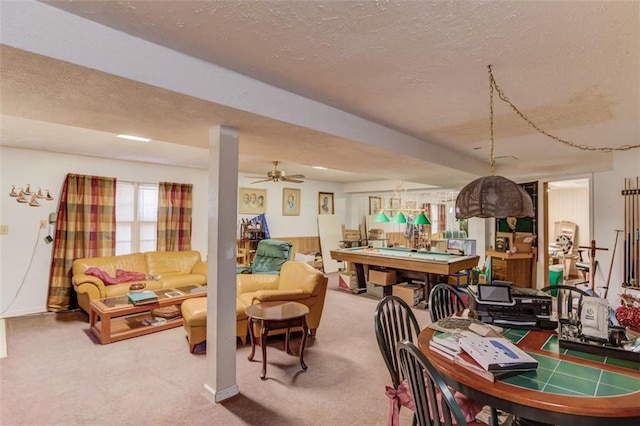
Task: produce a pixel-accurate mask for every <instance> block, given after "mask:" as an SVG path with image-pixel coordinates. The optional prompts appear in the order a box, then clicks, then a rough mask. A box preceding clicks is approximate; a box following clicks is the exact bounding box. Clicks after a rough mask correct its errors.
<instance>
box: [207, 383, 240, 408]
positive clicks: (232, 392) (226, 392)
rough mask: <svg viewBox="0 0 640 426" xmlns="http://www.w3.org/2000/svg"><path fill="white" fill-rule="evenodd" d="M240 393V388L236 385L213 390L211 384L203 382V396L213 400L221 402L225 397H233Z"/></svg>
mask: <svg viewBox="0 0 640 426" xmlns="http://www.w3.org/2000/svg"><path fill="white" fill-rule="evenodd" d="M239 393H240V389H238V385H233V386H229V387H228V388H225V389H221V390H218V391H216V390H214V389H213V388H212V387H211V386H209V385H208V384H206V383H205V385H204V396H205V397H206V398H207V399H208V400H209V401H213V402H216V403H218V402H222V401H224V400H225V399H229V398H231V397H234V396H236V395H238V394H239Z"/></svg>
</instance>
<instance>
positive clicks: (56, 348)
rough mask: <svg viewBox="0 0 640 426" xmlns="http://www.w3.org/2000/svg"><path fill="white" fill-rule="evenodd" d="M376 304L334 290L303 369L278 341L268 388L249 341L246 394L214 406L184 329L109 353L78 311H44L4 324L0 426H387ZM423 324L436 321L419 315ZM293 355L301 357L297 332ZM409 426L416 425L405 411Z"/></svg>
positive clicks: (242, 361)
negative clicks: (205, 392) (375, 326)
mask: <svg viewBox="0 0 640 426" xmlns="http://www.w3.org/2000/svg"><path fill="white" fill-rule="evenodd" d="M377 303H378V299H375V298H373V297H371V296H367V295H353V294H350V293H347V292H343V291H341V290H339V289H338V287H337V274H329V289H328V291H327V297H326V302H325V307H324V312H323V316H322V320H321V323H320V327H319V328H318V332H317V336H316V338H315V339H308V340H307V348H306V350H305V362H306V364H307V365H308V366H309V369H308V370H307V371H303V370H302V369H301V368H300V364H299V363H298V359H297V358H296V357H293V356H291V355H287V354H286V352H285V351H284V339H283V338H281V337H278V336H274V337H272V338H269V347H268V365H267V380H265V381H262V380H260V378H259V377H258V376H259V374H260V370H261V355H260V354H259V353H258V355H257V357H256V359H257V362H250V361H248V360H247V356H248V355H249V352H250V345H247V346H242V345H241V344H240V343H238V347H237V358H236V371H237V373H236V374H237V383H238V386H239V389H240V395H238V396H236V397H234V398H231V399H229V400H226V401H224V402H222V403H218V404H216V403H213V402H211V401H209V400H208V399H206V398H205V397H204V395H203V390H204V378H205V374H206V355H204V354H191V353H189V348H188V344H187V341H186V338H185V332H184V329H183V328H182V327H179V328H174V329H170V330H166V331H162V332H158V333H153V334H149V335H146V336H141V337H137V338H133V339H128V340H124V341H121V342H116V343H112V344H109V345H100V344H99V343H97V341H96V340H95V339H94V338H93V337H92V336H91V335H90V334H89V331H88V324H87V322H86V317H82V316H81V315H80V314H79V313H69V314H53V313H46V314H38V315H32V316H25V317H16V318H10V319H7V321H6V338H7V354H8V356H7V357H6V358H3V359H0V374H1V377H0V392H1V393H0V401H1V402H0V424H2V425H4V426H12V425H115V424H117V425H169V424H171V425H211V424H214V425H385V424H386V423H387V415H388V409H389V403H388V399H387V398H386V396H385V393H384V391H385V385H388V384H389V383H390V377H389V373H388V371H387V369H386V366H385V365H384V362H383V360H382V356H381V355H380V352H379V350H378V346H377V343H376V339H375V335H374V331H373V313H374V310H375V307H376V305H377ZM414 312H415V314H416V317H417V319H418V322H419V323H420V325H421V327H424V326H426V325H427V324H428V313H427V311H425V310H422V309H417V308H416V309H414ZM292 337H293V341H292V347H293V350H294V352H295V351H297V349H298V345H299V342H300V335H299V333H297V334H294V335H293V336H292ZM400 421H401V424H411V415H410V412H409V411H408V410H402V411H401V417H400Z"/></svg>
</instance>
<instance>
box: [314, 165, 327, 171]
mask: <svg viewBox="0 0 640 426" xmlns="http://www.w3.org/2000/svg"><path fill="white" fill-rule="evenodd" d="M313 168H314V169H318V170H327V168H326V167H322V166H313Z"/></svg>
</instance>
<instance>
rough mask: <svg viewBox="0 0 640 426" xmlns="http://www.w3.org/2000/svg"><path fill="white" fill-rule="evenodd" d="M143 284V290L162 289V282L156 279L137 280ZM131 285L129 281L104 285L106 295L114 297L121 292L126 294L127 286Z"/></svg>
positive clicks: (120, 294)
mask: <svg viewBox="0 0 640 426" xmlns="http://www.w3.org/2000/svg"><path fill="white" fill-rule="evenodd" d="M139 282H142V283H144V284H145V288H144V289H145V290H151V291H155V290H162V284H161V283H160V282H158V281H151V280H145V281H139ZM130 286H131V283H120V284H113V285H108V286H106V287H105V290H104V291H105V292H106V293H107V297H116V296H122V295H123V294H127V293H129V287H130Z"/></svg>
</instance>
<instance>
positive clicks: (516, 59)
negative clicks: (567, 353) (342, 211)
mask: <svg viewBox="0 0 640 426" xmlns="http://www.w3.org/2000/svg"><path fill="white" fill-rule="evenodd" d="M45 3H47V4H49V5H51V6H54V7H56V8H59V9H62V10H66V11H68V12H70V13H73V14H75V15H78V16H81V17H83V18H86V19H89V20H92V21H95V22H97V23H100V24H102V25H105V26H108V27H111V28H114V29H117V30H119V31H122V32H125V33H128V34H131V35H133V36H135V37H139V38H142V39H145V40H148V41H151V42H153V43H156V44H159V45H163V46H167V47H169V48H171V49H174V50H176V51H179V52H184V53H186V54H188V55H191V56H194V57H197V58H200V59H202V60H204V61H208V62H212V63H215V64H218V65H220V66H223V67H225V68H228V69H231V70H235V71H237V72H239V73H241V74H244V75H247V76H250V77H252V78H255V79H257V80H260V81H264V82H267V83H269V84H272V85H274V86H277V87H280V88H284V89H286V90H288V91H290V92H293V93H298V94H300V95H302V96H305V97H308V98H310V99H314V100H317V101H320V102H322V103H325V104H328V105H331V106H333V107H336V108H339V109H341V110H343V111H346V112H349V113H352V114H355V115H357V116H359V117H363V118H365V119H367V120H370V121H373V122H376V123H380V124H382V125H385V126H387V127H389V128H391V129H395V130H398V131H401V132H403V133H405V134H407V135H411V136H414V137H416V138H418V139H420V140H423V141H425V142H429V143H432V144H436V145H440V146H442V147H445V148H447V149H450V150H451V155H450V156H451V158H454V157H455V158H456V159H459V157H461V158H468V159H469V161H475V160H483V161H486V160H487V158H488V156H489V153H488V148H489V143H488V134H489V122H488V108H489V107H488V103H489V86H488V75H487V68H486V66H487V64H492V66H493V69H494V74H495V77H496V80H497V81H498V84H499V85H500V86H501V87H502V89H503V90H504V92H505V94H506V95H507V96H508V97H509V98H510V99H511V100H512V101H513V102H514V103H515V104H516V105H518V106H519V108H521V109H522V111H524V112H525V113H526V115H527V116H528V117H529V118H531V119H532V120H533V121H534V122H535V123H537V124H538V125H539V126H540V127H542V128H543V129H545V130H547V131H549V132H551V133H553V134H555V135H557V136H559V137H561V138H564V139H568V140H571V141H574V142H576V143H577V144H582V145H587V146H596V147H603V146H613V147H619V146H623V145H632V144H638V143H639V142H640V29H639V28H640V20H639V19H640V18H639V17H640V12H639V10H640V4H639V3H638V2H579V3H576V2H515V1H514V2H502V1H501V2H491V1H482V2H479V1H464V2H444V1H437V2H427V1H416V2H406V1H340V2H336V1H329V2H319V1H264V2H247V1H224V2H215V1H208V2H190V1H160V2H150V1H126V2H124V1H108V2H106V1H54V2H45ZM43 25H44V23H43ZM0 53H1V55H2V61H1V63H0V66H1V68H0V70H1V72H2V114H3V120H2V128H1V130H2V138H1V140H0V142H1V143H2V144H4V145H10V146H25V147H29V146H33V147H36V148H39V149H44V147H43V146H38V144H39V145H44V146H46V147H48V148H47V149H51V150H59V151H68V152H73V151H74V150H76V151H77V150H80V151H83V152H81V153H84V154H88V155H98V156H114V153H113V151H114V150H113V149H107V150H105V147H109V148H112V147H113V142H106V141H107V139H108V138H109V137H110V135H111V134H113V133H132V134H144V135H145V136H148V137H151V138H153V139H154V140H155V141H160V142H157V143H158V149H157V150H155V149H154V150H153V153H154V155H153V156H152V157H149V158H145V156H146V155H147V154H146V153H145V152H151V151H152V150H148V149H146V150H145V151H142V150H140V149H138V148H133V149H130V148H128V146H130V145H126V144H122V147H121V149H119V150H118V152H119V153H120V154H119V155H121V156H129V158H133V159H137V160H140V161H154V162H159V163H165V164H177V163H180V162H183V163H184V164H187V165H191V166H195V167H206V163H204V162H203V161H204V160H206V158H204V159H203V156H202V155H201V154H199V153H200V152H201V150H202V149H203V148H205V147H206V146H207V145H206V143H207V140H208V136H207V132H208V128H209V127H210V126H211V125H212V124H225V125H231V126H234V127H238V128H239V129H240V130H241V141H240V142H241V144H240V150H241V160H240V169H241V170H242V171H245V172H250V173H258V172H265V173H266V171H267V170H270V169H271V161H272V160H281V161H282V162H283V165H282V168H283V169H285V170H287V172H288V173H289V174H293V173H304V174H306V175H308V176H310V177H312V178H316V179H320V180H335V181H341V182H353V181H366V180H377V179H381V178H385V179H399V180H406V181H413V182H420V183H425V184H434V185H438V186H449V187H455V186H460V185H461V184H463V183H464V182H466V181H468V180H469V179H470V178H471V175H470V174H469V173H466V172H465V170H463V168H461V167H452V168H447V167H443V164H442V163H441V162H435V163H431V162H429V161H428V160H427V159H425V158H415V157H412V156H407V155H403V154H402V152H401V151H398V150H395V149H394V141H393V140H389V141H388V146H387V147H374V146H371V145H368V144H367V143H366V142H365V143H361V142H355V141H352V140H348V139H345V138H341V137H337V136H335V135H329V134H327V133H323V132H319V131H317V130H311V129H306V128H303V127H301V126H295V125H292V124H289V123H286V122H283V121H276V120H273V119H270V118H266V117H261V116H259V115H256V114H253V113H248V112H245V111H239V110H235V109H233V108H230V107H226V106H223V105H218V104H213V103H211V102H208V101H205V100H203V99H198V98H195V97H189V96H185V95H181V94H179V93H177V92H173V91H170V90H166V89H159V88H157V87H154V86H151V85H148V84H144V83H140V82H134V81H131V80H125V79H123V78H121V77H118V76H114V75H109V74H107V73H104V72H98V71H95V70H91V69H89V68H86V67H82V66H79V65H74V64H70V63H67V62H62V61H59V60H56V59H52V58H47V57H44V56H39V55H34V54H33V53H29V52H25V51H22V50H18V49H14V48H10V47H8V46H2V50H1V51H0ZM135 54H136V52H133V51H132V52H131V55H135ZM176 66H177V67H179V66H180V65H179V64H177V65H176ZM495 112H496V119H495V136H496V149H495V152H496V156H497V157H499V158H498V162H497V165H498V170H499V171H501V172H502V174H505V175H508V176H510V177H512V178H514V179H531V178H540V177H545V176H558V175H566V174H578V173H586V172H591V171H595V170H602V169H606V168H607V167H609V166H610V160H611V158H610V154H607V153H602V152H599V151H596V152H593V151H589V152H587V151H584V150H577V149H575V148H569V147H566V146H564V145H562V144H559V143H557V142H553V141H551V140H550V139H548V138H546V137H544V136H542V135H540V134H538V133H537V132H536V131H535V130H534V129H533V128H532V127H531V126H528V125H527V124H526V123H525V122H524V121H523V120H521V119H520V118H518V117H517V116H516V115H515V114H514V113H513V111H511V110H510V109H509V107H508V106H507V105H506V104H504V103H502V102H501V101H499V100H496V105H495ZM31 120H35V121H36V122H35V123H34V122H31ZM52 123H53V124H55V126H53V127H52ZM92 130H93V131H97V133H95V134H94V137H93V138H92V139H94V140H98V141H105V143H99V142H94V143H92V144H89V143H83V144H79V143H67V144H66V145H67V146H66V147H64V146H63V145H61V144H59V141H60V140H65V141H72V140H74V139H75V140H79V139H78V138H79V136H78V134H82V135H83V136H82V137H83V139H84V138H85V136H86V134H87V132H90V131H92ZM76 132H78V133H76ZM74 135H76V136H74ZM61 136H62V137H61ZM16 141H19V143H17V142H16ZM174 144H180V145H188V147H181V148H180V149H176V146H175V145H174ZM56 147H57V148H56ZM385 148H386V149H385ZM174 151H176V152H174ZM394 151H395V152H394ZM337 152H339V153H340V154H339V155H336V153H337ZM164 154H166V155H164ZM182 156H184V157H185V158H184V159H182V158H181V157H182ZM427 157H428V156H427ZM436 164H437V165H436ZM312 165H321V166H326V167H330V168H332V169H336V170H337V172H336V171H334V172H331V173H330V174H329V173H327V174H325V175H322V174H319V173H320V172H317V171H314V170H313V169H311V168H310V166H312ZM487 169H488V168H487Z"/></svg>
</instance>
